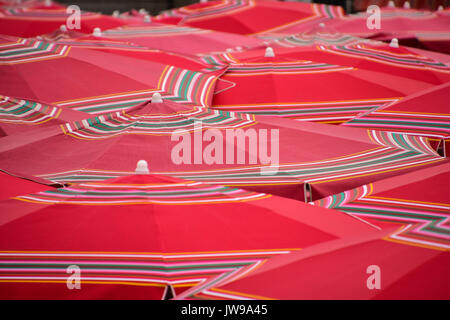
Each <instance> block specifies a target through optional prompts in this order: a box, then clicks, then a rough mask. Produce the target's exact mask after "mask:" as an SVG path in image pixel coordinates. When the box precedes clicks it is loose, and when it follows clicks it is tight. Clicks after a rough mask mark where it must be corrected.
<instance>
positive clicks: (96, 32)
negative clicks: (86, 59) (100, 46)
mask: <svg viewBox="0 0 450 320" xmlns="http://www.w3.org/2000/svg"><path fill="white" fill-rule="evenodd" d="M92 34H93V35H94V36H95V37H101V36H102V29H100V28H94V32H92Z"/></svg>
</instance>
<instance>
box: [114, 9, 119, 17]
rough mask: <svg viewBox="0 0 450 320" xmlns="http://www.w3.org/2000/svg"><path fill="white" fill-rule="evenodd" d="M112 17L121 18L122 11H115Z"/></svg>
mask: <svg viewBox="0 0 450 320" xmlns="http://www.w3.org/2000/svg"><path fill="white" fill-rule="evenodd" d="M112 16H113V17H114V18H118V17H119V16H120V11H119V10H114V11H113V13H112Z"/></svg>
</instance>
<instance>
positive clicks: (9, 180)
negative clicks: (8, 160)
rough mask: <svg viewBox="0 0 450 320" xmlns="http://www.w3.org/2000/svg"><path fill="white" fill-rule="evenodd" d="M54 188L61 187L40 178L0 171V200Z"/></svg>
mask: <svg viewBox="0 0 450 320" xmlns="http://www.w3.org/2000/svg"><path fill="white" fill-rule="evenodd" d="M55 187H62V185H61V184H58V183H54V182H52V181H49V180H45V179H42V178H38V177H33V176H27V175H23V174H17V173H11V172H6V171H3V170H1V169H0V200H6V199H8V198H11V197H15V196H19V195H23V194H28V193H36V192H41V191H47V190H54V188H55Z"/></svg>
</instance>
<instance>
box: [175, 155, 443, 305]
mask: <svg viewBox="0 0 450 320" xmlns="http://www.w3.org/2000/svg"><path fill="white" fill-rule="evenodd" d="M449 178H450V163H449V162H446V163H445V164H441V165H438V166H435V167H432V168H426V169H421V170H417V171H414V172H411V173H407V174H405V175H400V176H397V177H394V178H389V179H385V180H381V181H377V182H375V183H373V184H368V185H364V186H361V187H359V188H356V189H353V190H349V191H345V192H342V193H340V194H337V195H334V196H330V197H327V198H325V199H322V200H319V201H316V202H315V203H314V204H315V205H316V206H322V207H326V208H331V209H335V210H339V211H343V212H347V213H349V214H352V215H355V216H357V217H359V218H361V219H363V220H365V221H367V222H368V223H371V224H372V225H376V226H377V227H378V228H380V230H379V231H370V232H368V233H367V234H366V235H364V236H359V237H354V238H352V239H348V238H347V239H342V240H337V241H334V242H328V243H326V244H323V245H322V244H318V245H317V246H312V247H309V248H306V249H305V250H302V251H300V252H296V253H292V254H290V255H286V256H284V257H275V258H274V259H271V260H270V261H268V262H267V263H266V264H264V265H263V266H262V267H261V268H259V269H258V270H256V271H254V272H252V273H248V274H247V275H246V276H244V277H242V278H240V279H237V280H236V281H232V282H229V283H227V284H223V285H219V286H214V287H212V288H211V287H209V288H204V289H203V291H199V290H190V291H187V292H185V293H184V294H182V295H181V296H180V298H183V297H185V298H213V299H264V298H275V299H449V298H450V292H449V290H448V287H449V285H450V276H449V274H448V272H447V270H448V266H449V263H450V255H449V254H448V251H449V250H450V237H449V232H448V230H449V229H448V222H449V218H450V201H449V198H448V193H449V192H450V187H449V184H448V181H449ZM339 211H334V212H339ZM375 272H376V273H377V274H378V275H379V279H378V281H377V280H375V278H374V275H375ZM377 283H378V285H379V286H376V287H374V285H376V284H377ZM419 288H420V289H419Z"/></svg>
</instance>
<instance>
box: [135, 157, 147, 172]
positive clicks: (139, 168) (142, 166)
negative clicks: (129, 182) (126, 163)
mask: <svg viewBox="0 0 450 320" xmlns="http://www.w3.org/2000/svg"><path fill="white" fill-rule="evenodd" d="M136 174H150V170H148V163H147V161H145V160H139V161H138V163H137V165H136Z"/></svg>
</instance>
